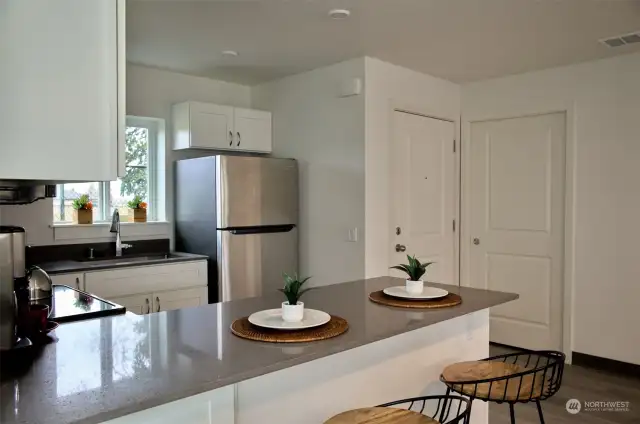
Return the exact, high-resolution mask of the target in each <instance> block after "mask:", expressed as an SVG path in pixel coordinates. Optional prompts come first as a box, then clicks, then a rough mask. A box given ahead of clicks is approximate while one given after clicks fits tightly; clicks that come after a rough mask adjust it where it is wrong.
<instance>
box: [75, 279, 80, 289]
mask: <svg viewBox="0 0 640 424" xmlns="http://www.w3.org/2000/svg"><path fill="white" fill-rule="evenodd" d="M76 289H78V290H80V278H79V277H76Z"/></svg>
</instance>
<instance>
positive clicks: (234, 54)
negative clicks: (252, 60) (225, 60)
mask: <svg viewBox="0 0 640 424" xmlns="http://www.w3.org/2000/svg"><path fill="white" fill-rule="evenodd" d="M222 55H223V56H229V57H237V56H238V52H237V51H235V50H225V51H223V52H222Z"/></svg>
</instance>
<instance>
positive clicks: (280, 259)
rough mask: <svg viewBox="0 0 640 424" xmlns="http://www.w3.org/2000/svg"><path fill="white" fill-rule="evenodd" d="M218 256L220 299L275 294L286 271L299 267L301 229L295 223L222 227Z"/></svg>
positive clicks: (225, 300)
mask: <svg viewBox="0 0 640 424" xmlns="http://www.w3.org/2000/svg"><path fill="white" fill-rule="evenodd" d="M265 231H267V232H265ZM217 259H218V292H219V293H218V295H219V299H220V301H222V302H227V301H229V300H236V299H244V298H248V297H257V296H262V295H264V294H271V293H275V292H276V290H277V289H278V288H281V287H282V286H283V284H284V283H283V280H282V273H283V272H287V273H294V272H297V270H298V231H297V229H296V228H295V226H293V225H288V226H279V227H276V226H274V227H267V228H264V227H263V228H257V227H251V228H236V229H232V230H219V231H218V257H217ZM277 306H278V305H274V308H275V307H277Z"/></svg>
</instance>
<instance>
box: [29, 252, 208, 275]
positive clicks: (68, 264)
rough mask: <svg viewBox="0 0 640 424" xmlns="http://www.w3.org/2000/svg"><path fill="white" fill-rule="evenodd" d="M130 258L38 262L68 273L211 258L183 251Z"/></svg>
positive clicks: (51, 271) (52, 272)
mask: <svg viewBox="0 0 640 424" xmlns="http://www.w3.org/2000/svg"><path fill="white" fill-rule="evenodd" d="M149 255H157V254H155V253H150V254H149ZM128 258H129V256H127V255H126V254H125V255H123V256H122V258H112V259H114V261H115V260H116V259H122V260H123V262H121V263H119V262H118V263H117V261H115V262H113V261H101V260H95V261H90V260H85V261H73V260H62V261H53V262H44V263H38V264H36V265H38V266H39V267H40V268H42V269H44V270H45V271H46V272H47V273H48V274H49V275H56V274H67V273H72V272H86V271H100V270H105V269H116V268H128V267H134V266H144V265H161V264H172V263H177V262H189V261H199V260H206V259H209V257H208V256H204V255H196V254H193V253H181V252H171V253H170V256H169V257H167V258H164V257H161V258H157V259H147V260H136V261H130V262H126V260H127V259H128Z"/></svg>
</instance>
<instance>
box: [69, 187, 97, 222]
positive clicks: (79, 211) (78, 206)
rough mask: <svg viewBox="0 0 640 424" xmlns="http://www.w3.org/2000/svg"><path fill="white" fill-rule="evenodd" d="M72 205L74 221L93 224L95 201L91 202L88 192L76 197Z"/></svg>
mask: <svg viewBox="0 0 640 424" xmlns="http://www.w3.org/2000/svg"><path fill="white" fill-rule="evenodd" d="M72 206H73V222H74V223H76V224H93V203H91V200H90V199H89V195H88V194H83V195H82V196H80V197H78V198H77V199H74V201H73V203H72Z"/></svg>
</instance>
